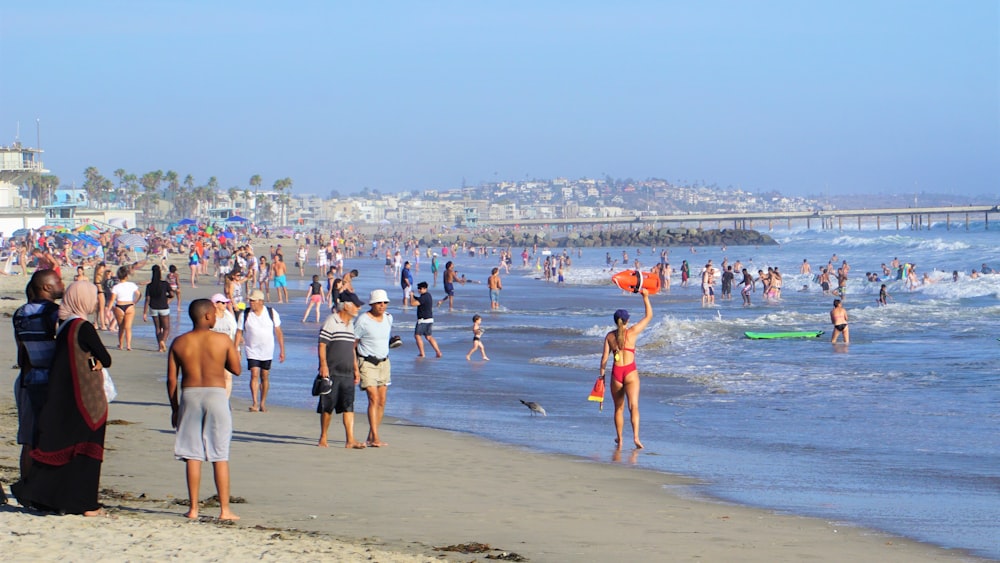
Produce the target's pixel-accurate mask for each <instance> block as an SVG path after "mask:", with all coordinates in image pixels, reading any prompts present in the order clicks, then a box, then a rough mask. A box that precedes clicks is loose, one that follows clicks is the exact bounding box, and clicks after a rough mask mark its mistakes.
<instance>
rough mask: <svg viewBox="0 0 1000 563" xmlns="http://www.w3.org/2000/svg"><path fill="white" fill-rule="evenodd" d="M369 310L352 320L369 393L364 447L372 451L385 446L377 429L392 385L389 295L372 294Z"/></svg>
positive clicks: (361, 366)
mask: <svg viewBox="0 0 1000 563" xmlns="http://www.w3.org/2000/svg"><path fill="white" fill-rule="evenodd" d="M368 305H369V306H370V307H371V309H369V310H368V312H366V313H362V314H360V315H358V316H357V317H356V318H355V319H354V338H355V339H356V340H357V350H358V362H359V369H360V371H361V389H363V390H364V391H365V392H366V393H367V394H368V426H369V428H370V430H369V431H368V439H367V440H366V445H367V446H370V447H374V448H378V447H380V446H385V445H386V444H385V442H383V441H382V440H381V438H379V434H378V429H379V426H380V425H381V423H382V415H383V414H385V401H386V394H387V392H388V390H389V385H390V384H391V383H392V377H391V372H392V369H391V365H390V363H389V338H390V337H391V336H392V315H390V314H389V313H387V312H386V307H388V306H389V294H388V293H386V292H385V290H384V289H376V290H374V291H372V292H371V296H370V297H369V299H368Z"/></svg>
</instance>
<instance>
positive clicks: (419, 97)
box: [0, 0, 1000, 198]
mask: <svg viewBox="0 0 1000 563" xmlns="http://www.w3.org/2000/svg"><path fill="white" fill-rule="evenodd" d="M998 35H1000V16H998V2H996V0H963V1H961V2H942V1H939V0H898V1H884V0H860V1H854V0H835V1H825V0H824V1H816V2H813V1H803V0H791V1H766V0H765V1H762V2H749V1H743V0H732V1H712V0H708V1H704V2H691V1H688V0H685V1H668V0H663V1H648V2H645V1H642V2H640V1H635V2H631V1H623V2H609V1H607V0H601V1H589V0H572V1H571V0H565V1H562V2H547V1H544V0H533V1H519V0H510V1H468V0H465V1H434V2H392V1H377V2H371V1H358V2H342V1H337V2H334V1H329V2H327V1H309V0H305V1H299V2H288V3H286V2H274V1H268V2H258V1H244V0H240V1H235V0H234V1H228V0H218V1H211V0H205V1H184V0H176V1H171V2H166V1H149V0H142V1H138V2H137V1H132V0H123V1H118V2H111V1H102V0H97V1H92V2H77V1H72V2H70V1H63V2H57V1H48V0H34V1H31V2H9V3H7V5H5V6H4V8H3V9H2V10H0V60H2V61H3V67H2V72H3V74H2V79H0V144H8V143H10V142H11V141H13V140H14V136H15V132H16V126H17V123H18V122H20V135H21V141H22V142H23V143H25V144H27V145H29V146H35V145H36V120H40V121H39V123H40V129H41V145H42V148H43V149H44V150H45V155H44V161H45V164H46V166H47V168H49V169H50V170H51V171H52V173H54V174H56V175H58V176H59V177H60V178H61V179H62V181H63V182H64V183H67V184H68V183H70V182H74V181H75V182H76V183H77V184H80V183H82V182H83V171H84V169H85V168H86V167H88V166H96V167H98V169H100V171H101V172H102V173H103V174H104V175H106V176H107V177H109V178H111V177H112V172H113V171H114V170H115V169H116V168H124V169H126V170H127V171H129V172H134V173H136V174H139V175H141V174H143V173H145V172H148V171H150V170H157V169H161V170H164V171H166V170H175V171H176V172H178V173H179V174H180V175H181V176H182V178H183V176H184V175H186V174H192V175H193V176H194V177H195V180H196V182H197V183H199V184H201V183H204V182H205V181H206V180H207V179H208V177H209V176H216V177H217V178H218V179H219V182H220V185H221V186H222V187H223V188H228V187H230V186H239V187H241V188H243V187H245V186H246V185H247V183H248V179H249V178H250V176H251V175H253V174H260V175H261V176H262V177H263V182H264V185H265V186H270V185H271V184H273V182H274V181H275V180H276V179H279V178H282V177H286V176H287V177H291V178H292V180H293V181H294V189H293V192H294V193H314V194H320V195H325V194H328V193H330V191H331V190H338V191H339V192H341V193H344V194H346V193H350V192H355V191H359V190H361V189H362V188H364V187H369V188H373V189H378V190H381V191H383V192H395V191H400V190H407V189H419V190H422V189H448V188H455V187H458V186H460V185H461V183H462V181H463V179H465V181H466V182H467V183H469V184H476V183H479V182H483V181H491V180H493V179H495V178H496V179H501V180H502V179H508V180H510V179H524V178H525V177H531V178H552V177H557V176H565V177H569V178H579V177H584V176H586V177H591V178H594V177H603V176H604V175H610V176H612V177H616V178H627V177H632V178H636V179H641V178H648V177H658V178H666V179H669V180H674V181H687V182H691V181H704V182H707V183H709V184H712V183H715V184H718V185H720V186H723V187H725V186H729V185H732V186H740V187H743V188H744V189H749V190H754V191H758V190H760V191H763V190H770V189H775V190H779V191H781V192H783V193H785V194H794V195H807V194H819V193H824V192H827V193H831V194H832V193H836V192H845V193H910V192H913V191H915V190H916V191H928V192H938V193H948V192H954V193H967V194H990V195H996V196H997V197H998V198H1000V39H998Z"/></svg>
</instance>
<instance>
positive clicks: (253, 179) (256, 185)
mask: <svg viewBox="0 0 1000 563" xmlns="http://www.w3.org/2000/svg"><path fill="white" fill-rule="evenodd" d="M260 185H261V179H260V174H254V175H253V176H250V187H252V188H253V200H254V214H253V222H254V223H256V222H257V221H258V218H257V190H258V189H260Z"/></svg>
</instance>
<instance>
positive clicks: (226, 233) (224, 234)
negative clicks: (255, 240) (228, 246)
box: [219, 231, 236, 238]
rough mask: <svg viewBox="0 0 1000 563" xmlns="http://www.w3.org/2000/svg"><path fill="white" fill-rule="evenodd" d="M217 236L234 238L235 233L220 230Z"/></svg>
mask: <svg viewBox="0 0 1000 563" xmlns="http://www.w3.org/2000/svg"><path fill="white" fill-rule="evenodd" d="M219 238H236V235H234V234H233V233H231V232H229V231H222V232H221V233H219Z"/></svg>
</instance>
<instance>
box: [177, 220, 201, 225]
mask: <svg viewBox="0 0 1000 563" xmlns="http://www.w3.org/2000/svg"><path fill="white" fill-rule="evenodd" d="M177 224H178V225H197V224H198V221H195V220H194V219H181V220H180V221H178V222H177Z"/></svg>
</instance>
